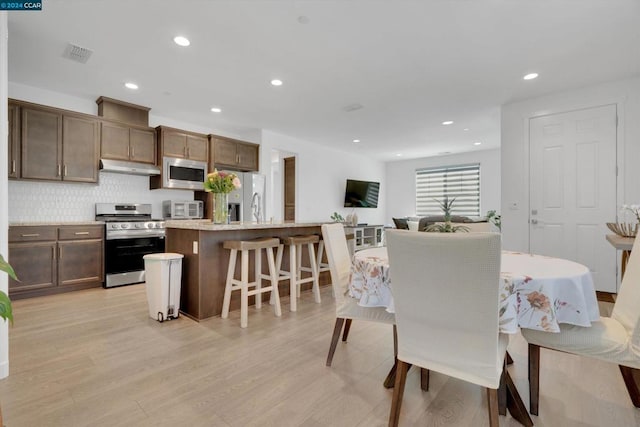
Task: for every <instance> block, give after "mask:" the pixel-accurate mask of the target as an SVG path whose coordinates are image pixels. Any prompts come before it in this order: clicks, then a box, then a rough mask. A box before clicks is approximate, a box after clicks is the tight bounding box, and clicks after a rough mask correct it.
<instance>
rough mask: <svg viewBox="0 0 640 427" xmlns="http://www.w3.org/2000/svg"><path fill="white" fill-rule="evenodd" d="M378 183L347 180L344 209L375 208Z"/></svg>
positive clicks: (376, 205) (378, 188)
mask: <svg viewBox="0 0 640 427" xmlns="http://www.w3.org/2000/svg"><path fill="white" fill-rule="evenodd" d="M379 192H380V183H379V182H371V181H356V180H355V179H348V180H347V189H346V191H345V193H344V207H345V208H377V207H378V193H379Z"/></svg>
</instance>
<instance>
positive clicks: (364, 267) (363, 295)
mask: <svg viewBox="0 0 640 427" xmlns="http://www.w3.org/2000/svg"><path fill="white" fill-rule="evenodd" d="M500 271H501V272H500V279H499V283H498V284H497V286H499V288H500V294H499V295H500V296H499V298H500V302H499V310H500V325H499V326H500V332H502V333H507V334H515V333H517V332H518V328H528V329H536V330H542V331H546V332H560V324H562V323H566V324H571V325H577V326H584V327H589V326H591V323H592V322H595V321H597V320H598V319H599V318H600V310H599V308H598V300H597V297H596V291H595V287H594V284H593V278H592V276H591V272H590V271H589V268H588V267H585V266H584V265H582V264H578V263H577V262H573V261H569V260H566V259H560V258H554V257H549V256H544V255H534V254H529V253H523V252H512V251H502V256H501V263H500ZM389 273H390V269H389V257H388V254H387V248H386V247H378V248H370V249H364V250H362V251H359V252H356V253H355V254H354V256H353V260H352V265H351V276H350V279H349V287H348V291H347V292H348V296H350V297H352V298H355V299H357V300H358V305H360V306H363V307H386V309H387V311H388V312H390V313H393V312H394V306H393V295H392V293H391V277H390V275H389Z"/></svg>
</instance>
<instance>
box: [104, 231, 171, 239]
mask: <svg viewBox="0 0 640 427" xmlns="http://www.w3.org/2000/svg"><path fill="white" fill-rule="evenodd" d="M147 237H155V238H158V239H164V234H160V235H159V234H151V233H149V234H145V233H128V234H126V235H125V234H122V235H116V236H109V235H107V237H106V240H123V239H141V238H147Z"/></svg>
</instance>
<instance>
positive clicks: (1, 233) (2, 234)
mask: <svg viewBox="0 0 640 427" xmlns="http://www.w3.org/2000/svg"><path fill="white" fill-rule="evenodd" d="M7 36H8V26H7V12H0V253H1V254H2V255H3V256H4V259H7V258H8V254H9V251H8V244H7V242H8V240H9V236H8V234H9V233H8V230H9V219H8V217H9V211H8V208H7V203H6V201H7V181H8V179H7V176H8V175H9V171H8V170H7V156H8V152H9V146H8V145H7V141H8V139H7V137H8V132H9V129H8V127H7V120H8V116H7ZM0 290H1V291H3V292H5V293H7V294H8V293H9V282H8V280H7V275H6V274H4V273H0ZM7 375H9V329H8V327H7V324H6V322H2V323H0V378H4V377H6V376H7Z"/></svg>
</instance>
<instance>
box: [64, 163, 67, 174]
mask: <svg viewBox="0 0 640 427" xmlns="http://www.w3.org/2000/svg"><path fill="white" fill-rule="evenodd" d="M64 176H67V165H64Z"/></svg>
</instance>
